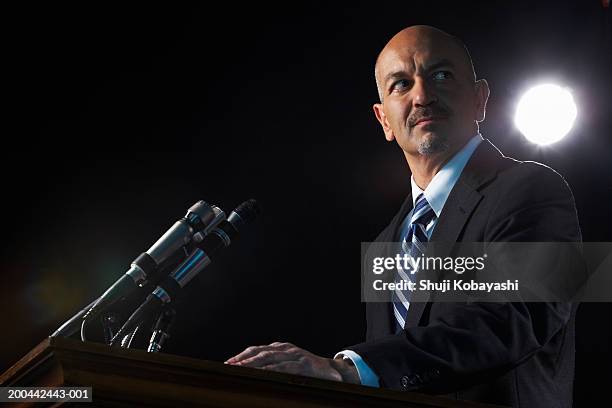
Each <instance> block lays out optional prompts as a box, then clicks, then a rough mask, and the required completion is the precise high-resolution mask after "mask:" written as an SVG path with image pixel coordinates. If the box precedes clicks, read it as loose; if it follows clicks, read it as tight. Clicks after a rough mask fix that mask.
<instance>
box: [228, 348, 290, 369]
mask: <svg viewBox="0 0 612 408" xmlns="http://www.w3.org/2000/svg"><path fill="white" fill-rule="evenodd" d="M292 360H295V354H293V353H288V352H286V351H280V350H263V351H260V352H259V353H257V354H256V355H254V356H253V357H249V358H246V359H244V360H240V361H238V362H237V363H235V364H237V365H241V366H246V367H255V368H262V367H264V366H266V365H270V364H276V363H281V362H288V361H292Z"/></svg>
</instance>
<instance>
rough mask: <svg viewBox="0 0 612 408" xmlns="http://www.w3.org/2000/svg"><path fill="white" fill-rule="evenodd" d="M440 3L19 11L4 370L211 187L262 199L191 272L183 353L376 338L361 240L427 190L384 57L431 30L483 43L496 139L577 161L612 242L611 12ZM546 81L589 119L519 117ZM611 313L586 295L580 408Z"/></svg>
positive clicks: (592, 234) (233, 196)
mask: <svg viewBox="0 0 612 408" xmlns="http://www.w3.org/2000/svg"><path fill="white" fill-rule="evenodd" d="M421 3H423V4H421ZM424 3H425V2H407V1H403V2H351V3H346V4H339V3H336V2H330V1H327V2H308V3H304V4H295V3H293V2H285V3H284V5H272V4H267V5H266V4H260V3H250V4H248V5H239V4H235V3H232V2H225V3H224V4H223V5H219V4H217V5H215V6H214V7H213V6H211V5H210V4H204V3H201V4H199V5H183V6H181V5H176V4H172V5H169V4H163V3H162V4H160V5H154V4H148V5H126V4H109V3H96V4H92V3H87V4H85V3H80V4H78V3H75V4H70V5H68V4H64V5H57V4H53V5H45V6H36V5H29V6H27V7H23V8H21V9H11V10H5V18H6V19H7V20H9V25H8V30H7V31H8V33H7V35H6V36H5V47H3V48H4V50H3V64H2V65H3V67H4V68H5V69H6V71H5V74H4V75H3V76H4V81H3V82H4V85H5V86H4V88H5V92H3V93H4V96H5V98H4V99H5V103H7V106H5V109H4V115H5V120H4V125H5V126H4V127H5V130H4V132H3V138H2V143H3V149H2V161H1V163H0V166H1V171H2V175H3V182H2V185H1V189H2V193H3V194H2V206H3V211H2V215H3V220H2V225H3V235H4V240H3V245H2V257H1V264H0V265H1V268H2V269H1V272H2V286H1V289H0V310H2V311H3V312H2V316H3V317H2V333H3V335H2V336H3V340H2V350H1V351H0V369H5V368H7V367H8V366H9V365H10V364H12V363H14V362H15V361H16V360H18V359H19V358H20V357H21V356H22V355H23V354H24V353H26V352H27V351H28V350H29V349H31V348H32V347H33V346H34V345H36V344H37V343H38V342H39V341H40V340H42V339H43V338H44V337H45V336H47V335H48V334H49V333H51V332H52V331H53V330H55V328H57V327H58V326H59V324H61V323H62V322H63V321H64V320H66V319H67V318H68V317H70V316H71V315H72V314H73V313H75V312H76V311H77V310H78V309H80V308H81V307H82V306H84V305H85V304H87V303H88V302H89V301H91V300H92V299H93V298H95V297H96V296H98V295H99V294H100V293H101V292H102V291H103V290H104V289H105V288H106V287H107V286H108V285H110V284H111V283H112V282H113V281H114V280H115V279H117V277H119V276H120V275H121V274H122V273H123V272H124V271H125V270H126V268H127V266H128V265H129V263H130V261H131V260H132V259H133V258H134V257H136V256H137V255H138V254H139V253H140V252H142V251H143V250H145V249H146V248H148V246H149V245H150V244H152V243H153V242H154V241H155V240H156V239H157V237H158V236H159V235H160V234H161V233H162V232H163V231H165V229H166V228H168V227H169V226H170V225H171V224H172V223H173V222H174V221H175V220H176V219H177V218H179V217H180V216H182V215H183V214H184V213H185V210H186V209H187V208H188V207H189V206H190V205H191V204H193V203H194V202H195V201H197V200H198V199H204V200H206V201H208V202H210V203H215V204H217V205H219V206H221V207H222V208H224V209H225V210H226V211H229V210H231V209H232V208H233V207H235V206H236V205H237V204H239V203H240V202H241V201H243V200H245V199H247V198H250V197H254V198H257V199H258V200H259V201H260V203H261V205H262V207H263V209H264V214H263V216H262V217H261V219H260V220H258V222H257V223H256V224H255V225H254V227H253V228H251V229H250V231H247V232H246V233H245V234H244V236H243V237H242V238H241V240H240V241H239V242H237V243H236V245H235V247H234V248H231V251H230V250H228V252H226V253H225V254H224V256H221V257H218V258H217V259H216V260H215V263H214V265H213V266H212V267H211V268H209V269H207V270H206V273H205V274H204V276H202V277H201V278H200V279H198V280H197V281H195V282H194V283H193V285H191V286H190V287H189V290H188V291H187V294H186V296H185V299H184V301H183V302H182V303H181V304H180V307H179V309H178V320H177V323H176V325H175V327H174V330H173V337H172V338H171V340H169V342H168V343H167V347H166V349H165V351H167V352H170V353H175V354H181V355H186V356H192V357H197V358H204V359H210V360H224V359H226V358H227V357H229V356H231V355H233V354H236V353H237V352H239V351H241V350H242V349H243V348H245V347H246V346H248V345H253V344H264V343H269V342H272V341H277V340H283V341H291V342H294V343H296V344H298V345H299V346H302V347H304V348H307V349H309V350H311V351H313V352H316V353H320V354H323V355H328V356H330V355H333V353H335V352H336V351H338V350H341V349H342V348H343V347H344V346H347V345H350V344H354V343H357V342H360V341H362V340H363V338H364V335H365V320H364V305H363V304H362V303H360V295H359V294H360V287H359V274H360V272H359V266H360V261H359V248H360V242H362V241H371V240H373V239H374V238H375V236H376V235H377V233H378V232H379V231H380V230H381V229H382V228H383V227H384V226H385V225H386V223H387V222H388V221H389V220H390V218H391V217H392V215H393V214H394V213H395V211H396V210H397V208H398V207H399V205H400V203H401V201H402V200H403V197H404V196H405V194H406V193H407V192H408V191H409V186H410V181H409V180H410V178H409V172H408V168H407V165H406V163H405V161H404V159H403V155H402V154H401V151H400V150H399V148H397V146H396V145H394V144H393V145H392V144H388V143H386V142H385V140H384V137H383V134H382V131H381V130H380V128H379V125H378V123H377V122H376V120H375V118H374V116H373V113H372V108H371V105H372V103H374V102H376V99H377V94H376V88H375V84H374V78H373V64H374V61H375V58H376V55H377V53H378V52H379V51H380V49H381V48H382V47H383V46H384V44H385V43H386V42H387V41H388V39H389V38H390V37H391V36H392V35H393V34H395V33H396V32H397V31H399V30H400V29H402V28H403V27H405V26H408V25H412V24H430V25H434V26H437V27H439V28H442V29H444V30H446V31H449V32H451V33H452V34H455V35H457V36H459V37H460V38H462V39H463V40H464V41H465V42H466V43H467V45H468V47H469V48H470V51H471V53H472V57H473V59H474V62H475V67H476V72H477V75H478V76H479V77H481V78H487V80H488V81H489V84H490V87H491V98H490V100H489V108H488V112H487V119H486V121H485V122H484V123H483V124H482V125H481V131H482V133H483V135H484V136H485V137H488V138H489V139H491V140H492V141H493V143H495V144H496V145H497V146H498V147H500V148H501V149H502V151H503V152H504V153H505V154H506V155H510V156H513V157H517V158H520V159H524V160H537V161H540V162H543V163H545V164H547V165H550V166H552V167H553V168H555V169H556V170H558V171H559V172H560V173H561V174H562V175H564V177H565V178H566V179H567V180H568V182H569V183H570V185H571V186H572V188H573V190H574V194H575V198H576V202H577V206H578V211H579V218H580V221H581V225H582V230H583V238H584V240H585V241H611V240H612V233H611V232H610V222H609V218H608V214H607V212H608V209H609V202H610V199H611V198H612V170H610V158H611V156H612V150H611V148H612V140H611V132H610V129H612V123H611V120H610V106H611V104H610V102H612V101H611V99H612V98H611V97H610V89H612V65H611V64H610V49H609V46H610V42H609V31H608V30H609V14H610V13H609V10H608V11H606V10H604V8H603V7H602V5H601V2H600V1H596V0H590V1H586V0H583V1H575V2H560V1H538V2H534V1H523V2H489V1H487V2H482V3H477V2H428V3H427V5H425V4H424ZM461 3H462V4H461ZM606 35H607V36H608V37H607V39H606ZM544 80H546V81H554V82H558V83H561V84H563V85H565V86H568V87H570V88H571V89H572V92H573V94H574V97H575V99H576V102H577V105H578V110H579V113H578V119H577V120H576V125H575V127H574V129H573V130H572V132H571V133H570V134H569V135H568V136H567V137H566V139H564V140H563V141H561V142H559V143H557V144H555V145H553V146H551V147H548V148H537V147H535V146H533V145H531V144H529V143H528V142H526V141H524V139H523V138H522V136H521V135H520V134H519V133H518V131H517V130H516V129H515V127H514V125H513V122H512V116H513V112H514V109H515V105H516V102H517V99H518V97H519V96H520V94H521V93H522V92H523V91H524V90H525V89H526V88H527V87H528V86H529V85H532V84H536V83H539V82H541V81H544ZM611 313H612V308H611V307H610V305H608V304H583V305H581V307H580V309H579V315H578V321H577V325H578V332H577V369H576V373H577V374H576V386H575V394H576V395H575V400H576V402H575V405H576V406H579V407H583V406H584V407H586V406H595V405H598V404H602V405H603V398H604V397H605V395H604V391H605V386H606V385H608V386H609V382H608V381H610V365H609V364H604V362H605V361H610V356H611V353H610V344H611V343H612V330H611V329H610V326H609V324H608V322H609V321H610V319H609V316H610V315H611Z"/></svg>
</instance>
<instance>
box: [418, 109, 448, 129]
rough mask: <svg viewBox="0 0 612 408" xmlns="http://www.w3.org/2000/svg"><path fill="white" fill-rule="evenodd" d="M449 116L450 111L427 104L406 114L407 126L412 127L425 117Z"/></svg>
mask: <svg viewBox="0 0 612 408" xmlns="http://www.w3.org/2000/svg"><path fill="white" fill-rule="evenodd" d="M448 116H450V111H449V110H448V109H445V108H443V107H441V106H429V107H427V108H418V109H415V110H413V111H412V112H411V113H410V115H409V116H408V126H410V127H413V126H414V125H416V124H417V122H418V121H420V120H422V119H425V118H446V117H448Z"/></svg>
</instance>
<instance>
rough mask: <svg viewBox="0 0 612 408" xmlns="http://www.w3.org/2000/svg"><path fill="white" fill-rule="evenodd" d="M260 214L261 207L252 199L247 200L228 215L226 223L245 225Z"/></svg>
mask: <svg viewBox="0 0 612 408" xmlns="http://www.w3.org/2000/svg"><path fill="white" fill-rule="evenodd" d="M260 213H261V207H260V206H259V203H258V202H257V201H256V200H254V199H252V198H251V199H249V200H246V201H245V202H243V203H242V204H240V205H239V206H238V207H236V209H235V210H234V211H232V213H231V214H230V216H229V218H228V221H229V222H230V223H232V224H234V223H235V222H237V223H239V224H247V223H250V222H252V221H253V220H254V219H255V218H257V216H258V215H259V214H260Z"/></svg>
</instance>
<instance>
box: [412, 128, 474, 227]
mask: <svg viewBox="0 0 612 408" xmlns="http://www.w3.org/2000/svg"><path fill="white" fill-rule="evenodd" d="M480 142H482V136H481V134H480V133H477V134H476V135H475V136H474V137H472V138H471V139H470V140H469V141H468V142H467V143H466V144H465V146H463V147H462V148H461V150H459V151H458V152H457V153H455V155H454V156H453V157H452V158H451V159H450V160H449V161H448V162H447V163H446V164H445V165H444V166H443V167H442V168H441V169H440V170H439V171H438V172H437V173H436V175H435V176H434V177H433V178H432V179H431V181H430V182H429V185H428V186H427V188H425V191H423V190H421V189H420V188H419V186H417V185H416V183H415V182H414V178H413V177H412V176H410V184H411V186H412V204H413V206H414V205H415V204H416V199H417V197H418V196H419V195H420V194H421V193H423V194H424V195H425V198H426V199H427V202H428V203H429V205H430V206H431V208H432V209H433V210H434V212H435V213H436V217H440V214H441V213H442V208H444V204H445V203H446V199H447V198H448V195H449V194H450V192H451V190H452V189H453V187H454V186H455V183H457V180H458V179H459V176H460V175H461V172H462V171H463V168H464V167H465V165H466V164H467V162H468V160H469V159H470V157H472V154H473V153H474V150H476V148H477V147H478V145H479V144H480Z"/></svg>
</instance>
